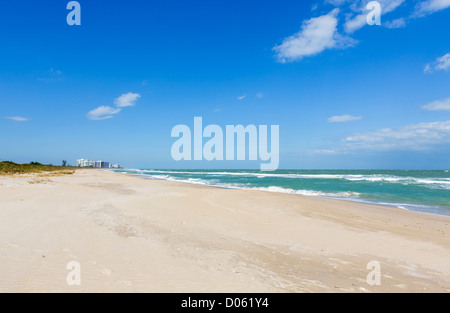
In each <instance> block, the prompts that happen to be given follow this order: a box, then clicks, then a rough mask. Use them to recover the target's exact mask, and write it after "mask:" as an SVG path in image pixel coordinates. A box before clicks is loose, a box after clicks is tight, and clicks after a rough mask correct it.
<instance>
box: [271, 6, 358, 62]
mask: <svg viewBox="0 0 450 313" xmlns="http://www.w3.org/2000/svg"><path fill="white" fill-rule="evenodd" d="M338 14H339V9H334V10H333V11H331V12H330V13H328V14H326V15H322V16H319V17H315V18H311V19H309V20H307V21H304V22H303V25H302V28H301V30H300V31H299V32H298V33H296V34H294V35H292V36H290V37H287V38H285V39H284V40H283V42H282V43H281V45H279V46H276V47H274V48H273V50H274V51H276V54H277V59H278V61H280V62H282V63H285V62H293V61H300V60H301V59H303V58H304V57H308V56H314V55H316V54H319V53H321V52H322V51H324V50H326V49H333V48H338V49H339V48H347V47H349V46H351V45H353V44H354V40H353V39H351V38H349V37H344V36H342V35H340V34H339V33H338V31H337V25H338V19H337V16H338Z"/></svg>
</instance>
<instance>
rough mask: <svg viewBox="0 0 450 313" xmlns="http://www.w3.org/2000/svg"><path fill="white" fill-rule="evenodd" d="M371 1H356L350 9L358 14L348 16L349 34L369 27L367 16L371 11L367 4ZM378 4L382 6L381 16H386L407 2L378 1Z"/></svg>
mask: <svg viewBox="0 0 450 313" xmlns="http://www.w3.org/2000/svg"><path fill="white" fill-rule="evenodd" d="M370 1H371V0H360V1H355V2H353V4H352V5H351V6H350V8H351V9H352V10H353V11H354V12H356V13H358V14H357V15H353V14H349V15H348V16H347V20H346V22H345V24H344V28H345V31H346V32H347V33H349V34H351V33H354V32H355V31H357V30H358V29H360V28H362V27H364V26H365V25H367V14H368V13H369V10H367V4H368V3H369V2H370ZM378 2H379V3H380V5H381V14H382V15H384V14H387V13H390V12H392V11H395V10H396V9H397V8H398V7H399V6H400V5H402V4H403V3H404V2H405V0H378ZM399 20H400V19H399ZM403 22H404V21H403ZM397 23H400V21H397ZM397 28H398V27H397Z"/></svg>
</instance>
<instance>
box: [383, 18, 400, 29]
mask: <svg viewBox="0 0 450 313" xmlns="http://www.w3.org/2000/svg"><path fill="white" fill-rule="evenodd" d="M383 25H384V26H386V27H387V28H403V27H406V21H405V19H404V18H398V19H395V20H392V21H388V22H386V23H384V24H383Z"/></svg>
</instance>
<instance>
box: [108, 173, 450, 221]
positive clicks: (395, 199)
mask: <svg viewBox="0 0 450 313" xmlns="http://www.w3.org/2000/svg"><path fill="white" fill-rule="evenodd" d="M114 171H115V172H122V173H128V174H133V175H138V176H142V177H146V178H150V179H163V180H170V181H179V182H186V183H192V184H201V185H210V186H216V187H222V188H236V189H249V190H266V191H272V192H282V193H291V194H299V195H307V196H317V197H327V198H337V199H345V200H352V201H359V202H365V203H374V204H381V205H386V206H394V207H399V208H403V209H407V210H413V211H419V212H426V213H433V214H440V215H447V216H450V173H449V171H447V170H445V171H444V170H442V171H417V170H411V171H406V170H401V171H397V170H392V171H380V170H278V171H275V172H261V171H256V170H254V171H253V170H145V169H120V170H114Z"/></svg>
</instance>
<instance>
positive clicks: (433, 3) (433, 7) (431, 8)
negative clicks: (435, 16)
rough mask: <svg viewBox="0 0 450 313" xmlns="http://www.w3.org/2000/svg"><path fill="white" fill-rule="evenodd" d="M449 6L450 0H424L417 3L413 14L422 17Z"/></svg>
mask: <svg viewBox="0 0 450 313" xmlns="http://www.w3.org/2000/svg"><path fill="white" fill-rule="evenodd" d="M449 7H450V0H426V1H422V2H420V3H418V4H417V6H416V11H415V12H414V14H413V16H415V17H422V16H425V15H429V14H432V13H435V12H438V11H441V10H444V9H447V8H449Z"/></svg>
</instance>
